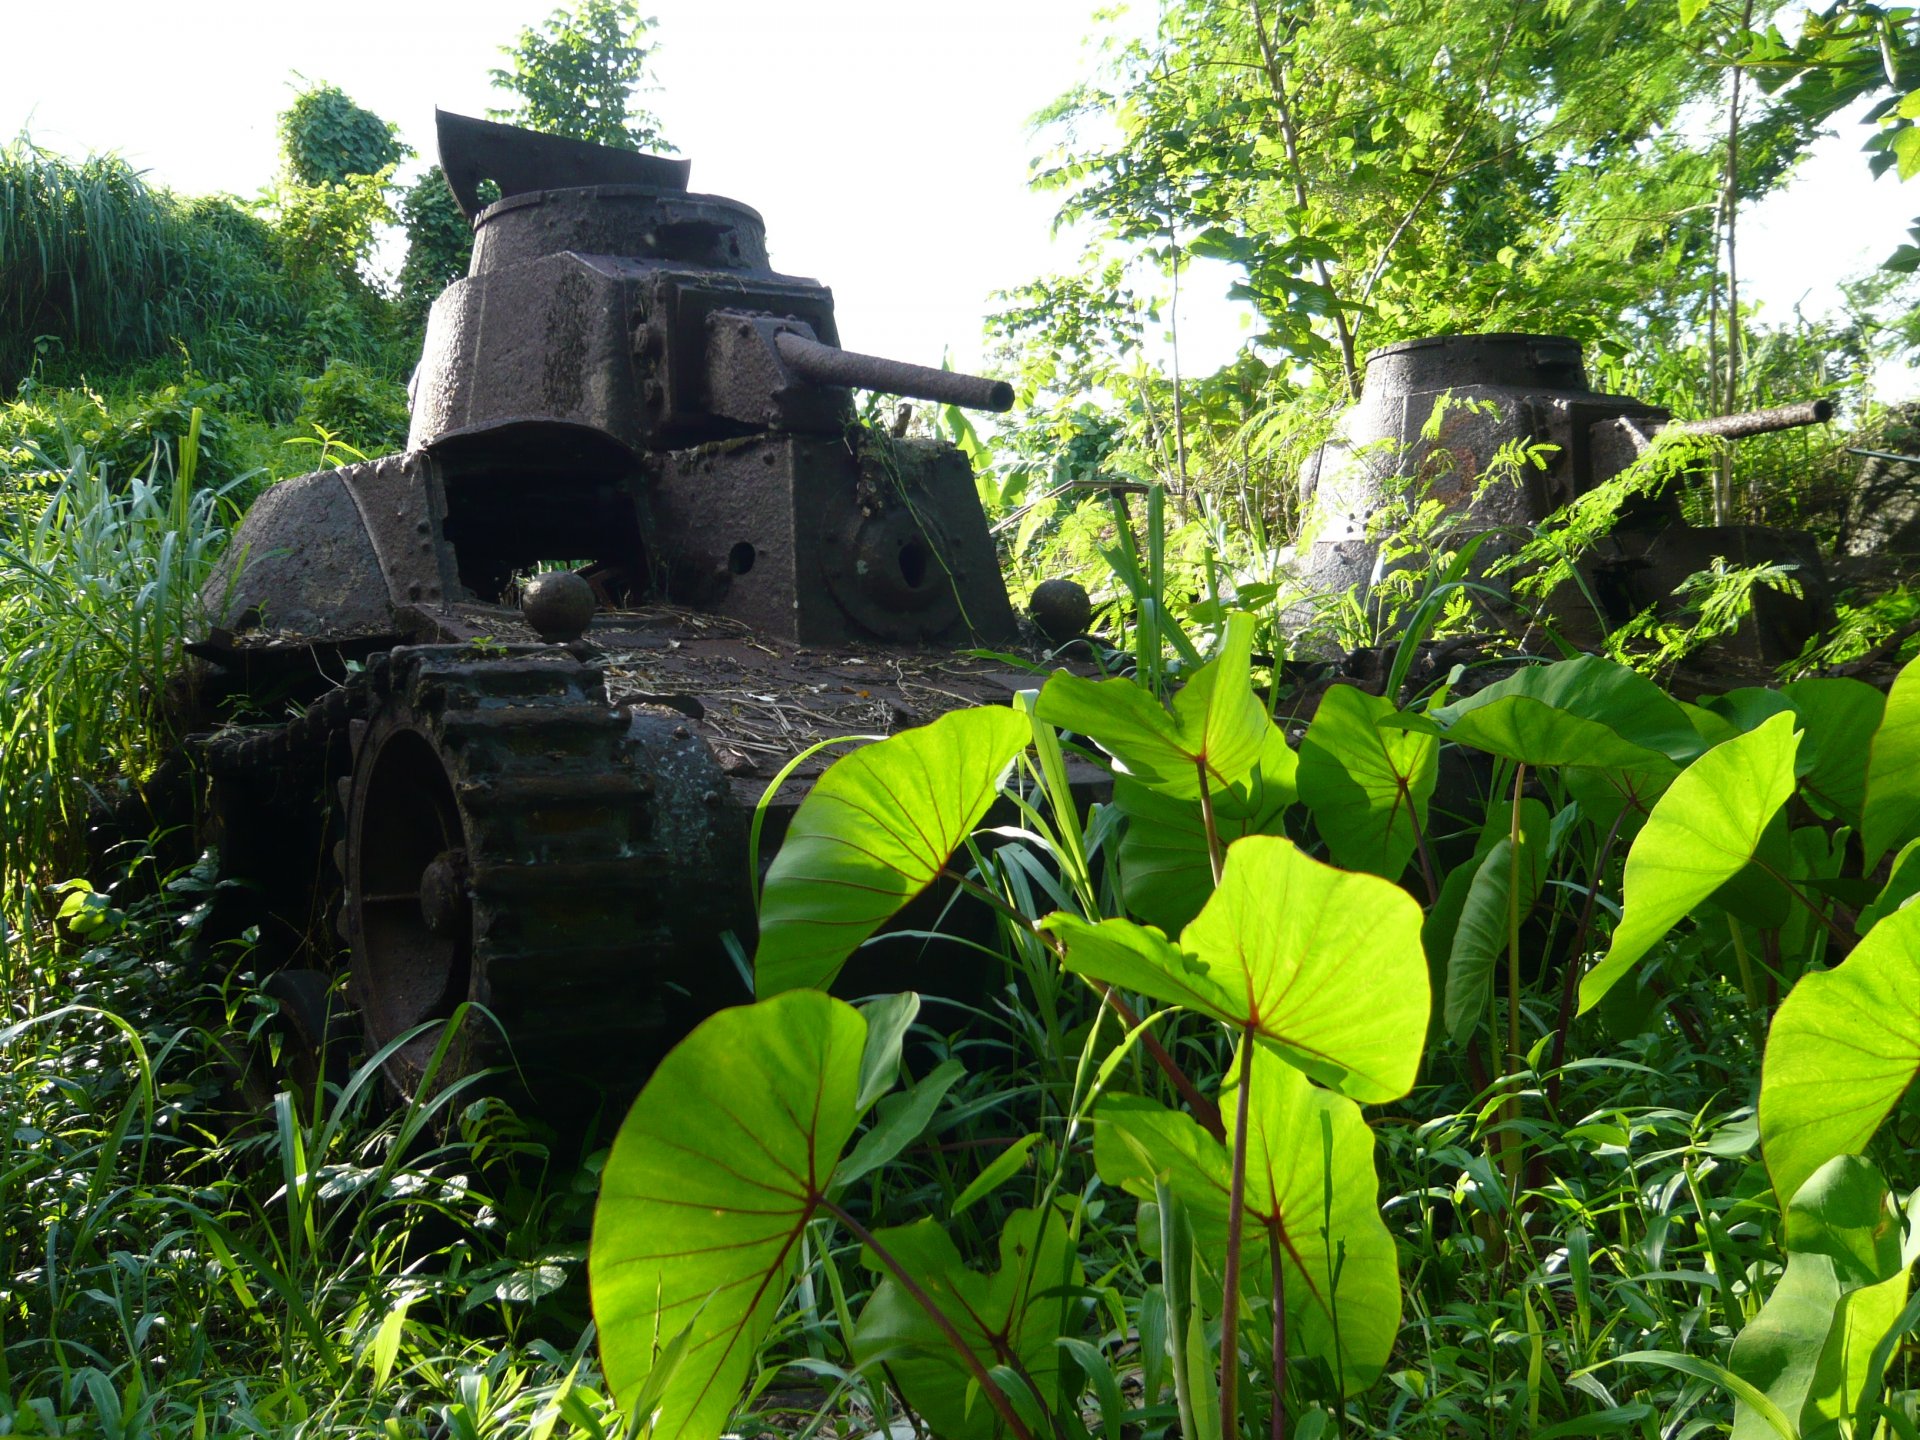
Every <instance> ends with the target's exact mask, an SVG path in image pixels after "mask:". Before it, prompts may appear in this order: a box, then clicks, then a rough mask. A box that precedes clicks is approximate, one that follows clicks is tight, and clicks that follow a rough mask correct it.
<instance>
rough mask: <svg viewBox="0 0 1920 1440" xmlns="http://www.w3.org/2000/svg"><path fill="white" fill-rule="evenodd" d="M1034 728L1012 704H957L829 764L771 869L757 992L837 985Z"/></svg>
mask: <svg viewBox="0 0 1920 1440" xmlns="http://www.w3.org/2000/svg"><path fill="white" fill-rule="evenodd" d="M1032 735H1033V730H1032V726H1031V724H1030V722H1029V721H1028V719H1027V717H1026V716H1025V715H1022V714H1020V713H1019V712H1018V711H1016V710H1013V709H1011V708H1009V709H996V708H993V707H982V708H979V709H975V710H956V711H954V712H952V713H951V714H948V715H943V716H941V717H940V718H939V719H938V720H936V721H934V722H933V723H932V724H931V725H923V726H921V727H919V728H917V729H913V730H907V731H903V732H902V733H900V734H898V735H894V736H891V737H889V738H888V739H885V740H881V741H877V742H875V743H874V744H872V745H868V746H866V747H865V748H864V749H860V750H856V751H854V752H853V753H852V754H851V755H847V756H844V757H843V758H841V759H840V760H838V761H836V762H834V764H833V766H832V767H831V768H830V769H829V770H828V771H827V773H826V774H824V775H822V776H821V777H820V779H819V780H818V782H816V783H815V785H814V787H813V790H812V791H811V792H810V793H809V794H808V796H807V798H806V799H805V800H804V801H802V802H801V805H800V809H799V811H798V812H797V813H795V815H794V817H793V824H792V826H791V827H790V828H789V829H788V831H787V836H786V840H785V841H784V843H782V845H781V846H780V853H779V854H778V855H777V856H775V857H774V861H773V865H772V867H771V868H770V869H769V870H768V872H767V883H766V888H765V889H764V890H763V891H762V893H761V896H760V943H759V945H758V946H757V947H756V948H755V950H754V952H753V973H754V987H755V992H756V993H757V994H759V995H762V996H770V995H777V994H779V993H780V992H781V991H783V990H793V989H798V988H801V987H811V988H824V987H825V986H827V985H830V984H832V983H833V978H834V976H836V975H838V974H839V973H840V967H841V966H842V965H843V964H845V963H846V959H847V957H848V956H849V955H851V954H852V953H853V952H854V950H855V949H857V948H858V947H859V945H860V943H861V942H862V941H863V940H865V939H866V938H867V937H868V936H870V935H872V934H873V932H874V931H876V930H878V929H879V928H880V926H881V925H883V924H885V923H886V922H887V921H888V920H889V919H891V918H892V917H893V916H894V915H895V914H896V913H898V911H899V910H900V909H901V907H902V906H904V905H905V904H906V903H907V902H908V901H909V900H911V899H913V897H914V896H916V895H918V894H919V893H920V892H921V891H922V890H924V889H926V888H927V886H928V885H930V884H931V883H932V882H933V879H934V877H935V876H936V875H938V874H939V873H940V871H941V869H942V868H943V867H944V866H945V865H946V863H947V860H948V858H949V857H950V856H951V855H952V854H953V852H954V850H955V848H956V847H957V846H959V844H960V843H961V842H962V841H963V840H965V839H966V838H967V836H968V835H969V834H970V833H972V831H973V828H974V826H976V825H978V824H979V823H980V819H981V817H982V816H983V815H985V814H986V813H987V809H988V807H989V806H990V805H992V804H993V797H994V794H995V791H996V787H997V785H998V783H999V780H1000V775H1001V772H1002V771H1004V770H1005V769H1006V768H1007V765H1008V763H1009V762H1010V761H1012V759H1013V757H1014V756H1016V755H1018V754H1019V753H1020V751H1021V750H1023V749H1024V748H1025V747H1026V744H1027V741H1028V740H1029V739H1031V738H1032Z"/></svg>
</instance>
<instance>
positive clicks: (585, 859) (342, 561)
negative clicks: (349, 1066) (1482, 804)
mask: <svg viewBox="0 0 1920 1440" xmlns="http://www.w3.org/2000/svg"><path fill="white" fill-rule="evenodd" d="M440 143H441V156H442V162H443V165H444V168H445V170H446V173H447V175H448V176H449V177H450V183H451V185H452V188H453V189H454V192H455V194H456V196H457V197H458V198H459V199H460V201H461V203H462V206H463V208H465V209H466V210H467V211H468V213H469V215H470V216H471V218H472V220H473V224H474V231H475V245H474V254H473V262H472V267H471V271H470V273H469V274H468V276H467V277H466V278H465V279H463V280H459V281H457V282H455V283H454V284H453V285H451V286H450V287H449V288H448V289H447V291H446V292H445V293H444V294H443V295H441V297H440V298H439V299H438V301H437V302H436V303H435V305H434V307H433V311H432V315H431V319H430V321H429V324H428V329H427V338H426V344H425V350H424V354H423V357H422V359H421V362H420V367H419V370H418V372H417V373H416V376H415V383H414V394H413V420H412V430H411V434H410V437H409V440H408V445H407V449H406V452H405V453H404V454H399V455H391V456H387V457H384V458H381V459H377V460H373V461H370V462H368V463H365V464H356V465H348V466H344V467H342V468H339V469H334V470H325V471H321V472H319V473H316V474H312V475H307V476H304V477H302V478H299V479H295V480H289V481H286V482H284V483H282V484H279V485H276V486H274V487H272V488H271V489H270V490H269V491H268V492H267V493H266V494H265V495H263V496H262V497H261V499H260V501H259V502H258V503H257V504H256V505H255V507H254V508H253V510H252V512H251V513H250V514H249V516H248V517H247V519H246V522H245V524H244V525H243V526H242V527H241V529H240V532H239V534H238V535H237V536H236V539H235V543H234V548H233V554H232V557H231V558H230V561H229V563H228V565H227V568H226V569H225V571H224V572H223V573H222V574H221V575H220V576H218V577H217V578H216V581H215V583H214V587H213V589H212V591H211V592H210V594H209V599H210V600H211V601H212V602H213V603H214V604H215V606H216V607H217V608H218V609H219V610H220V611H221V612H222V613H224V614H225V615H226V616H228V617H230V618H229V619H227V620H226V622H225V623H224V624H223V625H222V627H221V628H219V629H216V630H214V631H213V632H212V633H210V634H208V635H207V636H205V637H204V639H202V640H201V641H200V642H198V643H196V644H195V645H194V646H193V647H191V648H192V650H193V653H194V654H195V655H196V656H197V657H198V660H199V663H200V665H201V673H200V675H199V676H198V677H197V678H198V684H199V694H200V703H201V704H203V705H206V706H210V707H215V708H216V709H217V711H218V713H220V714H222V715H224V716H229V717H231V718H230V719H229V721H228V723H224V724H222V725H220V726H219V727H218V728H214V729H211V730H208V731H205V732H203V733H201V734H199V735H197V736H196V738H195V740H194V742H193V744H194V748H195V752H196V759H197V764H198V766H199V769H200V770H201V772H202V773H203V774H204V776H205V777H206V780H207V785H208V789H209V793H210V804H209V807H208V813H209V814H210V816H211V819H210V821H209V822H208V828H209V831H210V838H212V839H213V840H214V841H215V842H217V843H218V845H219V847H220V851H221V854H222V856H223V858H224V862H225V865H226V868H227V870H228V872H229V873H230V874H231V875H233V876H235V877H238V878H242V879H244V880H246V881H247V882H248V886H247V887H246V889H245V890H244V891H236V892H235V893H237V894H241V895H243V896H244V897H245V898H244V901H243V909H244V913H243V914H242V915H241V917H240V919H241V920H242V921H244V922H245V923H251V924H257V925H258V926H259V927H260V931H261V945H262V947H263V950H264V951H265V952H266V953H269V954H272V955H273V956H274V957H275V958H277V959H278V960H280V961H281V962H282V963H283V965H284V967H285V968H283V969H282V970H281V971H280V972H279V976H278V978H277V979H276V980H275V982H274V986H275V987H276V989H277V993H279V994H281V995H282V997H283V1001H284V1003H285V1005H286V1007H287V1008H288V1009H289V1011H290V1012H291V1013H292V1014H294V1015H295V1017H296V1019H303V1020H304V1023H305V1024H306V1026H307V1028H308V1029H309V1030H310V1031H316V1032H317V1031H318V1029H319V1028H320V1027H321V1025H322V1024H323V1021H322V1019H321V1016H320V1010H321V1007H322V1005H323V1002H324V999H325V997H326V995H327V992H328V989H329V976H330V975H331V974H333V973H336V972H337V967H338V964H339V963H341V961H342V959H344V963H345V964H346V966H347V973H348V977H349V978H348V985H347V993H348V995H349V996H350V997H351V1000H352V1002H353V1005H354V1006H355V1007H356V1008H357V1009H358V1011H359V1013H360V1017H361V1021H362V1023H363V1026H364V1030H365V1035H366V1039H367V1041H368V1046H369V1049H370V1050H373V1049H378V1048H380V1047H384V1046H388V1045H390V1044H395V1043H396V1042H398V1045H397V1048H396V1049H395V1050H394V1052H393V1053H392V1054H391V1055H390V1056H389V1057H388V1059H387V1060H386V1062H385V1063H386V1069H387V1071H388V1073H389V1075H390V1076H391V1077H392V1079H393V1081H394V1083H395V1084H396V1085H397V1086H398V1087H399V1088H401V1089H402V1090H406V1091H414V1090H417V1089H418V1088H419V1087H420V1086H421V1085H422V1083H423V1081H424V1080H425V1078H426V1077H427V1075H428V1072H429V1070H430V1069H432V1068H433V1067H434V1066H435V1064H436V1063H438V1065H439V1066H440V1069H439V1072H438V1073H439V1074H440V1077H441V1078H442V1079H445V1078H447V1077H450V1076H452V1075H458V1074H462V1073H467V1072H470V1071H471V1070H472V1069H474V1068H475V1067H476V1066H479V1065H483V1064H492V1063H496V1062H501V1061H509V1060H510V1061H511V1063H512V1064H513V1065H514V1066H516V1067H517V1073H519V1074H520V1075H522V1076H523V1077H524V1078H525V1079H526V1081H527V1083H528V1085H529V1086H530V1087H531V1088H532V1090H533V1091H534V1093H535V1095H536V1098H538V1099H539V1100H540V1102H541V1103H542V1104H543V1105H545V1106H547V1107H549V1108H554V1107H558V1108H563V1109H564V1108H570V1107H573V1106H576V1105H580V1104H588V1103H591V1102H592V1100H593V1099H594V1098H595V1097H596V1096H598V1095H600V1094H601V1093H603V1092H605V1091H613V1092H619V1091H622V1090H631V1089H632V1088H633V1087H634V1086H635V1085H637V1083H638V1081H639V1080H640V1078H642V1077H643V1076H644V1073H645V1070H646V1067H647V1064H648V1062H649V1061H650V1059H651V1058H652V1057H654V1056H656V1055H658V1054H659V1053H661V1052H662V1051H663V1050H664V1048H665V1047H666V1046H668V1045H669V1044H671V1042H672V1041H673V1040H674V1039H675V1038H676V1037H677V1036H678V1035H679V1034H680V1033H682V1032H684V1030H686V1029H687V1028H688V1027H689V1026H690V1025H691V1024H692V1023H694V1022H695V1021H696V1020H697V1019H698V1018H700V1016H701V1015H703V1014H704V1013H706V1012H707V1011H709V1010H711V1009H712V1008H714V1007H715V1006H717V1005H720V1004H724V1003H733V1002H735V1001H737V1000H742V999H745V998H746V996H747V990H746V987H745V980H744V974H743V970H742V968H741V967H740V966H739V965H737V964H736V963H735V958H733V957H734V956H737V955H738V954H739V953H743V952H747V951H750V950H751V946H752V938H753V911H752V903H751V889H752V882H753V877H752V876H751V875H750V873H749V858H748V849H749V845H748V833H749V822H750V819H751V817H752V815H753V811H754V807H755V805H756V803H758V802H759V801H760V800H761V797H762V794H763V792H764V790H765V789H766V787H767V785H768V783H769V781H770V780H771V779H772V778H773V777H774V776H775V775H777V774H778V773H779V772H780V771H781V769H782V767H783V766H785V765H786V764H787V762H788V761H789V760H791V759H792V758H793V757H795V756H796V755H798V754H800V753H801V752H802V751H804V750H805V749H806V748H807V747H808V746H809V745H810V744H812V743H813V742H814V741H816V740H820V739H825V738H828V737H833V736H842V735H851V734H875V733H887V732H890V731H893V730H897V729H900V728H902V727H905V726H909V725H914V724H918V723H921V722H924V721H927V720H930V719H932V718H935V717H936V716H937V715H939V714H940V713H942V712H944V711H946V710H949V709H953V708H955V707H957V706H961V705H964V704H969V703H978V702H993V701H998V702H1002V703H1004V701H1005V700H1006V698H1007V695H1008V691H1009V689H1010V688H1011V687H1013V686H1015V685H1018V684H1020V683H1024V682H1022V681H1020V680H1018V679H1017V678H1015V677H1013V676H1009V675H1004V674H999V673H996V671H995V667H994V666H992V665H991V664H986V663H981V662H977V661H968V660H964V659H958V658H955V656H954V654H953V651H954V650H955V649H956V648H957V647H959V646H963V645H975V644H982V643H989V644H994V645H1005V644H1006V643H1008V642H1010V641H1012V640H1013V639H1014V638H1015V629H1016V627H1015V621H1014V617H1013V613H1012V610H1011V608H1010V606H1009V604H1008V599H1007V594H1006V591H1005V588H1004V585H1003V582H1002V580H1001V577H1000V573H999V569H998V564H997V561H996V558H995V553H994V549H993V545H992V542H991V539H990V537H989V535H988V532H987V527H986V523H985V519H984V516H983V514H982V512H981V509H980V505H979V502H978V499H977V497H976V493H975V489H974V478H973V474H972V471H971V468H970V466H969V463H968V461H967V459H966V458H965V456H964V455H962V454H961V453H960V452H959V451H958V450H956V449H954V448H953V447H952V446H950V445H947V444H944V443H940V442H935V441H926V440H906V439H897V438H894V437H893V436H891V435H889V434H885V433H881V432H879V431H877V430H875V429H873V428H872V427H869V426H867V425H864V424H861V423H859V421H858V420H857V418H856V412H855V408H854V404H853V400H852V395H851V387H866V388H870V389H881V390H884V391H887V392H889V393H895V394H901V395H907V396H917V397H921V398H925V399H930V400H934V401H938V402H941V403H951V404H960V405H970V406H979V407H985V408H989V409H1005V408H1007V406H1008V405H1009V404H1011V399H1012V397H1011V393H1010V391H1009V390H1008V388H1007V387H1006V386H1005V385H1003V384H998V383H996V382H992V381H988V380H982V379H978V378H975V377H971V376H963V375H954V374H950V373H947V372H944V371H939V370H931V369H927V368H925V367H920V366H910V365H904V364H901V363H899V362H894V361H887V360H881V359H878V358H875V357H871V356H864V355H859V354H855V353H852V352H849V351H846V350H843V349H842V348H840V346H839V340H838V335H837V333H836V330H835V325H834V314H833V297H832V294H831V293H830V292H829V291H828V290H827V289H826V288H825V287H824V286H822V285H820V284H818V283H816V282H814V281H811V280H805V279H798V278H795V277H792V276H787V275H782V274H779V273H777V272H775V271H774V270H772V269H771V268H770V267H769V265H768V261H767V251H766V243H765V230H764V226H763V224H762V221H761V218H760V216H759V215H757V214H756V213H755V212H754V211H753V210H751V209H749V208H748V207H747V206H745V205H742V204H740V203H739V202H737V201H734V200H729V199H724V198H721V197H718V196H711V195H698V194H693V193H690V192H689V191H688V189H687V170H688V167H687V163H686V162H685V161H680V160H669V159H663V158H660V157H656V156H642V155H633V154H627V153H624V152H620V151H613V150H606V149H602V148H600V147H597V146H591V145H584V144H580V143H578V142H573V141H566V140H556V139H553V138H551V137H543V136H538V135H534V134H531V133H529V132H526V131H521V130H516V129H512V128H510V127H506V126H501V125H494V124H491V123H489V122H485V121H478V120H470V119H465V118H462V117H458V116H452V115H445V114H443V115H441V117H440ZM486 181H492V182H493V183H494V184H495V185H496V186H497V188H498V192H499V193H498V198H496V199H493V200H492V201H491V203H487V204H484V205H483V204H481V187H482V185H483V183H484V182H486ZM542 572H547V573H542ZM554 572H559V573H554ZM828 758H829V757H826V756H818V757H815V758H813V759H812V760H810V761H809V762H807V763H806V764H804V765H802V766H801V767H800V769H799V770H798V771H797V772H796V773H795V774H794V776H793V777H792V778H791V779H790V780H789V781H788V782H787V783H786V785H785V786H784V787H783V789H782V790H781V792H780V794H779V795H778V796H777V797H775V799H774V801H773V802H772V804H771V806H770V807H769V809H768V810H767V812H766V817H765V826H764V833H763V835H762V839H761V847H762V853H763V854H767V855H770V854H771V852H772V850H773V848H774V846H775V844H776V843H777V840H778V837H779V834H780V833H781V830H782V828H783V826H784V824H785V822H786V819H787V817H789V816H790V815H791V813H792V810H793V809H794V808H795V806H796V805H797V803H798V801H799V798H800V797H801V795H802V794H803V793H804V791H805V788H806V785H807V783H808V781H809V780H810V778H811V777H812V776H813V775H815V774H817V773H818V772H819V770H820V769H822V768H824V766H825V764H826V763H827V759H828ZM729 933H731V935H732V936H733V937H735V939H736V940H737V941H738V943H739V947H740V948H739V949H738V950H736V951H734V952H733V954H732V955H731V956H730V951H729V948H728V946H727V944H726V942H725V937H726V936H727V935H728V934H729ZM908 948H909V947H906V946H902V947H901V950H902V953H903V954H906V953H908ZM342 950H344V956H342V954H341V952H342ZM468 1002H472V1006H473V1007H474V1008H471V1009H469V1010H466V1011H464V1012H461V1013H463V1014H464V1016H465V1019H464V1023H463V1024H462V1025H460V1026H459V1027H458V1030H457V1033H453V1032H450V1030H449V1028H448V1027H449V1022H451V1021H452V1019H453V1017H454V1016H455V1013H456V1011H457V1010H459V1008H460V1007H461V1006H463V1005H465V1004H467V1003H468ZM409 1037H410V1038H409ZM436 1052H438V1054H436Z"/></svg>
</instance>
